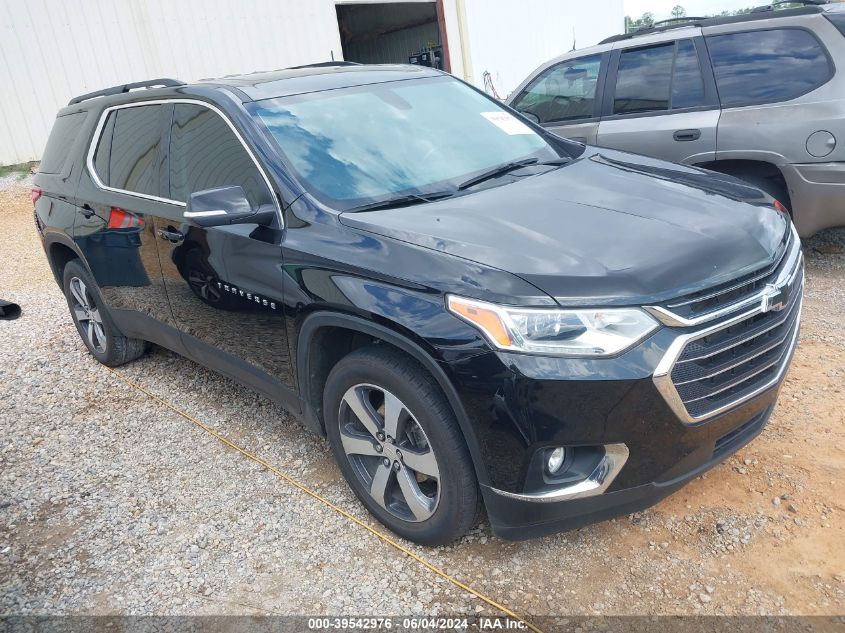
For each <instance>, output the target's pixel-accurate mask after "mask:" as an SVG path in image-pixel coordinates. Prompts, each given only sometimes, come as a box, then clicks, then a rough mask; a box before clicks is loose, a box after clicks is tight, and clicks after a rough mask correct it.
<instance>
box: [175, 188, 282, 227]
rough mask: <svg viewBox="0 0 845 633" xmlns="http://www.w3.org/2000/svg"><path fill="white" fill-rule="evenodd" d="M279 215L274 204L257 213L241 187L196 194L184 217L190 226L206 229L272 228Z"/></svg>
mask: <svg viewBox="0 0 845 633" xmlns="http://www.w3.org/2000/svg"><path fill="white" fill-rule="evenodd" d="M275 215H276V207H275V206H273V205H272V204H264V205H261V206H260V207H258V209H253V208H252V206H251V205H250V204H249V200H247V197H246V194H245V193H244V190H243V188H242V187H240V186H234V187H218V188H217V189H205V190H203V191H195V192H194V193H192V194H191V197H190V198H188V204H187V208H186V209H185V213H184V216H185V219H186V220H188V222H191V223H192V224H196V225H197V226H203V227H210V226H227V225H229V224H269V223H270V222H272V220H273V218H274V217H275Z"/></svg>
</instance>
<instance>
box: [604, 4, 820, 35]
mask: <svg viewBox="0 0 845 633" xmlns="http://www.w3.org/2000/svg"><path fill="white" fill-rule="evenodd" d="M791 2H792V0H779V1H778V2H775V3H774V4H769V5H765V6H762V7H757V8H756V9H754V10H753V11H752V12H751V13H743V14H740V15H727V16H721V15H719V16H714V17H712V18H675V19H673V20H664V21H663V22H662V23H659V24H657V25H655V26H650V27H646V28H642V29H638V30H636V31H632V32H631V33H621V34H619V35H613V36H611V37H608V38H605V39H603V40H602V41H601V42H599V45H601V44H611V43H613V42H621V41H622V40H630V39H632V38H635V37H640V36H641V35H649V34H652V33H662V32H664V31H669V30H671V29H679V28H683V27H687V26H698V27H705V26H718V25H721V24H737V23H740V22H753V21H755V20H766V19H770V18H773V17H778V18H780V17H784V18H785V17H788V16H793V15H812V14H815V13H823V12H824V9H823V8H822V5H825V4H829V0H795V3H796V4H803V5H804V6H802V7H798V8H796V9H778V10H775V7H777V6H779V5H781V4H790V3H791ZM772 13H774V15H772ZM679 20H688V21H686V22H681V21H679ZM665 22H670V24H666V23H665Z"/></svg>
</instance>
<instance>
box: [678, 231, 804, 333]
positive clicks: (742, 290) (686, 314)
mask: <svg viewBox="0 0 845 633" xmlns="http://www.w3.org/2000/svg"><path fill="white" fill-rule="evenodd" d="M794 239H797V238H795V237H794V236H793V234H792V231H788V232H787V233H786V235H785V236H784V239H783V244H782V245H781V251H780V255H779V256H778V257H777V258H776V259H775V261H774V262H773V263H772V264H770V265H769V266H765V267H763V268H761V269H758V270H755V271H754V272H751V273H748V274H747V275H743V276H742V277H740V278H738V279H734V280H732V281H729V282H727V283H724V284H720V285H719V286H716V287H714V288H708V289H707V290H702V291H699V292H696V293H693V294H689V295H685V296H683V297H680V298H678V299H675V300H673V301H671V302H670V303H668V304H665V307H666V308H667V309H668V310H669V311H671V313H672V314H673V315H676V316H678V317H681V318H684V319H695V318H698V317H702V316H704V315H707V314H710V313H713V312H716V311H718V310H722V309H725V308H729V307H730V306H733V305H736V304H738V303H742V302H743V301H744V300H747V299H749V298H751V297H753V296H754V295H755V294H757V293H758V292H760V291H761V290H762V289H763V288H764V287H765V285H766V284H767V283H768V282H769V281H771V279H772V278H773V277H776V276H777V275H778V274H779V273H780V271H781V270H782V269H783V268H784V267H785V266H787V265H788V263H789V262H788V260H789V257H787V254H788V253H789V252H790V250H791V248H792V245H793V244H792V240H794Z"/></svg>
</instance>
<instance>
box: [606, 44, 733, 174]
mask: <svg viewBox="0 0 845 633" xmlns="http://www.w3.org/2000/svg"><path fill="white" fill-rule="evenodd" d="M698 41H699V42H700V38H698ZM698 46H703V44H698ZM702 59H703V60H705V61H706V55H703V54H702V51H699V50H698V48H697V45H696V41H695V40H693V39H684V40H678V41H677V42H675V41H672V42H663V43H661V44H656V45H651V46H640V47H636V48H628V49H624V50H622V51H621V52H620V51H614V55H613V61H612V62H611V70H610V73H609V76H608V91H609V92H610V94H609V95H608V97H607V99H606V101H605V109H606V112H605V114H604V116H603V117H602V121H601V124H600V125H599V129H598V136H597V138H596V144H597V145H600V146H602V147H610V148H613V149H619V150H623V151H629V152H635V153H638V154H646V155H647V156H654V157H655V158H661V159H663V160H668V161H672V162H676V163H701V162H706V161H712V160H715V159H716V128H717V126H718V124H719V116H720V114H721V111H720V109H719V104H718V99H717V98H716V95H715V88H714V87H713V83H712V74H711V73H710V72H709V66H708V68H706V69H705V70H707V72H706V73H705V72H702V68H701V60H702ZM705 78H706V80H705Z"/></svg>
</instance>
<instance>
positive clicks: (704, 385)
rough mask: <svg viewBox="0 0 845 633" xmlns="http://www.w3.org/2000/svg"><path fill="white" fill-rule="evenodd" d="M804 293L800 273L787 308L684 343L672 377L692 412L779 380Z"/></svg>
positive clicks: (717, 406)
mask: <svg viewBox="0 0 845 633" xmlns="http://www.w3.org/2000/svg"><path fill="white" fill-rule="evenodd" d="M798 272H799V274H800V270H799V271H798ZM801 294H802V283H801V277H800V276H799V277H798V283H795V284H794V285H793V287H792V289H791V293H790V296H789V299H788V303H787V305H786V307H785V308H784V309H782V310H780V311H778V312H775V311H772V312H762V313H757V314H754V315H752V316H749V317H748V318H746V319H744V320H741V321H739V322H736V323H732V324H730V325H728V326H726V327H724V328H720V329H716V330H715V331H712V332H710V333H709V334H707V335H706V336H703V337H700V338H695V339H693V340H691V341H689V342H688V343H687V344H686V345H685V346H684V348H683V350H682V351H681V353H680V355H679V356H678V358H677V360H676V361H675V364H674V366H673V367H672V371H671V374H670V376H671V380H672V384H673V385H674V387H675V390H676V391H677V394H678V396H679V398H680V400H681V402H682V403H683V405H684V407H685V408H686V410H687V413H688V414H689V416H690V417H692V418H700V417H705V416H707V415H709V414H712V413H714V412H716V411H719V410H722V409H724V408H725V407H726V406H730V405H731V404H732V403H737V402H741V401H743V400H744V399H746V398H748V397H750V396H751V395H752V394H755V393H757V392H758V391H759V390H760V389H761V388H764V387H765V386H766V385H768V384H769V383H772V382H773V381H774V380H776V378H777V377H778V376H779V375H780V373H781V371H782V369H783V367H784V365H785V364H786V363H787V362H788V360H789V357H790V353H791V350H792V342H793V340H794V338H795V333H796V329H797V327H798V315H799V313H800V310H801Z"/></svg>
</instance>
